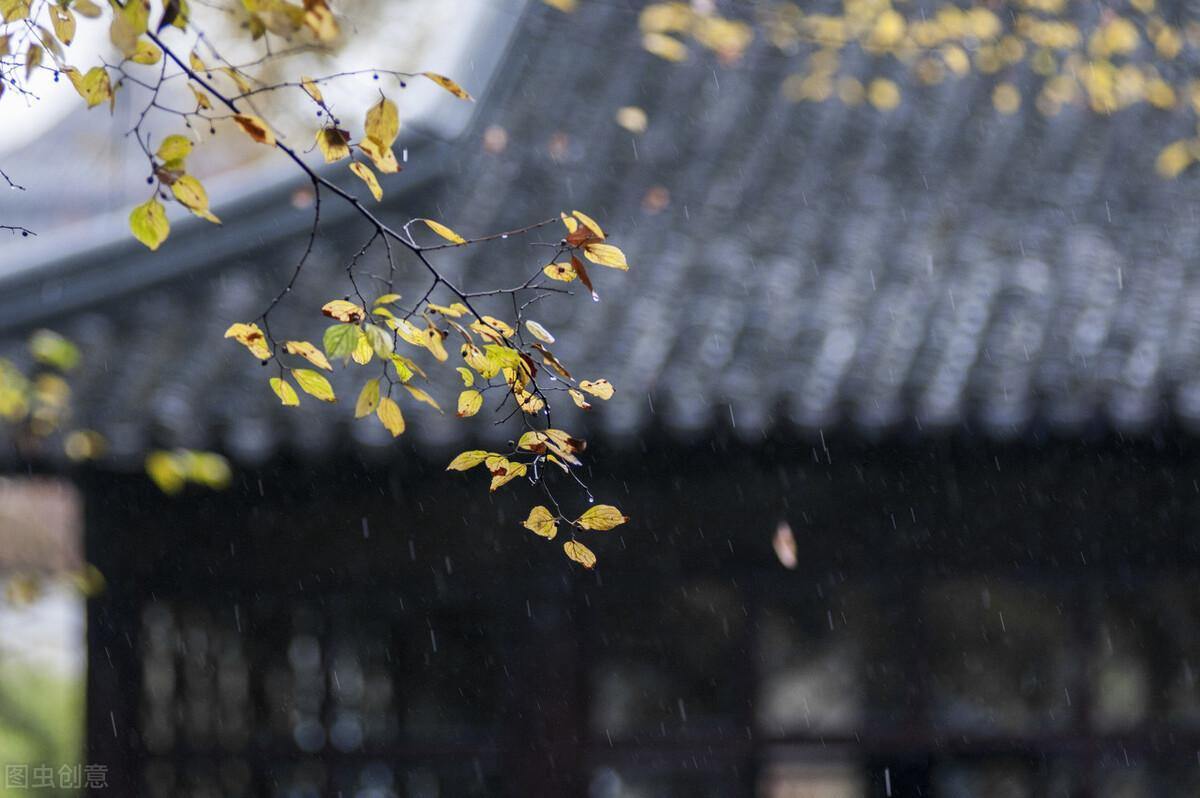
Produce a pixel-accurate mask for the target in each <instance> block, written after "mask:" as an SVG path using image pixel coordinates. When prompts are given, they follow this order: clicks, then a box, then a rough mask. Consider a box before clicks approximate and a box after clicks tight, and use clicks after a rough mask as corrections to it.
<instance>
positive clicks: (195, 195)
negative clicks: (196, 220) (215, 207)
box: [171, 175, 221, 224]
mask: <svg viewBox="0 0 1200 798" xmlns="http://www.w3.org/2000/svg"><path fill="white" fill-rule="evenodd" d="M171 193H172V194H174V195H175V199H177V200H179V203H180V204H181V205H183V206H184V207H185V208H187V209H188V210H190V211H191V212H192V213H194V214H196V215H197V216H201V217H203V218H205V219H208V220H209V221H210V222H213V223H216V224H220V221H221V220H220V219H218V218H217V217H216V216H213V215H212V214H211V213H209V212H208V193H207V192H206V191H205V190H204V186H202V185H200V181H199V180H197V179H196V178H194V177H192V176H191V175H184V176H183V177H181V178H179V179H178V180H176V181H175V182H174V183H172V184H171Z"/></svg>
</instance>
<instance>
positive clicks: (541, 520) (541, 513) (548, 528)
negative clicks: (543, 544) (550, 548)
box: [521, 504, 558, 540]
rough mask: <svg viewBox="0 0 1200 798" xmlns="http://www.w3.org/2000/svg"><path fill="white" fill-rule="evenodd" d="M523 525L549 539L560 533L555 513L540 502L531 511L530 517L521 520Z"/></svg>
mask: <svg viewBox="0 0 1200 798" xmlns="http://www.w3.org/2000/svg"><path fill="white" fill-rule="evenodd" d="M521 526H523V527H525V528H526V529H528V530H529V531H530V532H532V533H533V534H535V535H541V536H542V537H544V538H546V539H547V540H554V536H555V535H557V534H558V523H557V522H556V521H555V520H554V514H553V513H551V512H550V510H548V509H547V508H545V507H543V506H542V505H540V504H539V505H538V506H537V507H534V508H533V509H532V510H530V511H529V517H528V518H526V519H525V520H524V521H522V522H521Z"/></svg>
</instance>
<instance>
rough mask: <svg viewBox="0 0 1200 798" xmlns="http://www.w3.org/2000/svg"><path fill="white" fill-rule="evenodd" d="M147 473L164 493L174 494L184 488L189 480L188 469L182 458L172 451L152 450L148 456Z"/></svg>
mask: <svg viewBox="0 0 1200 798" xmlns="http://www.w3.org/2000/svg"><path fill="white" fill-rule="evenodd" d="M146 474H147V475H148V476H149V477H150V479H151V480H153V482H154V484H155V485H157V486H158V489H159V490H161V491H162V492H163V493H166V494H172V493H178V492H179V491H181V490H183V486H184V483H186V482H187V470H186V469H185V468H184V465H183V462H182V459H181V458H179V457H177V456H176V455H174V454H171V453H170V452H151V453H150V454H148V455H147V456H146Z"/></svg>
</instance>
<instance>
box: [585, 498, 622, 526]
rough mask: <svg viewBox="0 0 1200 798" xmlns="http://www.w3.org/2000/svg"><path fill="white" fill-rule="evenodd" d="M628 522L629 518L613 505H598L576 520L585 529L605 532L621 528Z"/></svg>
mask: <svg viewBox="0 0 1200 798" xmlns="http://www.w3.org/2000/svg"><path fill="white" fill-rule="evenodd" d="M628 520H629V516H627V515H625V514H624V513H622V512H621V511H620V510H618V509H617V508H616V507H613V506H612V505H611V504H597V505H596V506H595V507H589V508H588V511H587V512H586V513H584V514H583V515H581V516H579V518H577V519H575V523H576V524H577V525H579V526H581V527H583V528H584V529H597V530H605V529H612V528H613V527H617V526H620V525H621V524H623V523H625V522H626V521H628Z"/></svg>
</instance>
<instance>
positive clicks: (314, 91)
mask: <svg viewBox="0 0 1200 798" xmlns="http://www.w3.org/2000/svg"><path fill="white" fill-rule="evenodd" d="M300 86H301V87H302V88H303V89H304V91H305V92H307V93H308V96H309V97H312V98H313V102H317V103H323V102H325V98H324V97H322V96H321V90H320V89H318V88H317V84H316V83H314V82H313V79H312V78H309V77H303V76H302V77H301V78H300Z"/></svg>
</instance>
